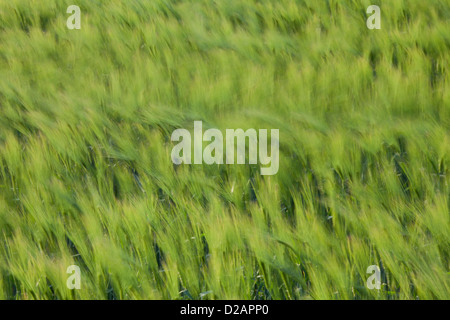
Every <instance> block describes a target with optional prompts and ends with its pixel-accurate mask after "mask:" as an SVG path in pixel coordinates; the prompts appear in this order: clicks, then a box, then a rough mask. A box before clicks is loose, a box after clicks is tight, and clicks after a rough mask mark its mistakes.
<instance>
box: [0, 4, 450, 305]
mask: <svg viewBox="0 0 450 320" xmlns="http://www.w3.org/2000/svg"><path fill="white" fill-rule="evenodd" d="M70 5H77V6H79V7H80V10H81V29H73V30H70V29H69V28H68V27H67V25H66V21H67V19H68V18H69V16H70V14H69V13H67V12H66V11H67V8H68V7H69V6H70ZM370 5H378V6H380V8H381V29H378V30H377V29H374V30H369V29H368V28H367V26H366V20H367V18H368V16H369V15H368V14H367V12H366V9H367V7H368V6H370ZM449 31H450V5H449V2H448V1H447V0H428V1H422V0H408V1H407V0H396V1H380V0H370V1H369V0H360V1H355V0H353V1H349V0H324V1H317V0H297V1H295V0H248V1H242V0H223V1H222V0H216V1H210V0H152V1H144V0H128V1H121V0H109V1H101V0H57V1H56V0H8V1H6V0H2V1H0V299H258V300H259V299H449V298H450V272H449V266H450V250H449V249H450V215H449V208H450V187H449V182H450V179H449V174H450V76H449V68H450V66H449V60H450V32H449ZM196 120H199V121H203V126H204V127H205V129H206V128H219V129H220V130H223V131H225V130H226V129H227V128H242V129H244V130H246V129H248V128H255V129H271V128H277V129H279V130H280V139H279V140H280V168H279V171H278V173H277V174H276V175H273V176H263V175H261V174H260V170H259V169H260V164H256V165H255V164H251V165H250V164H240V165H227V164H221V165H207V164H200V165H199V164H197V165H194V164H193V165H186V164H181V165H175V164H173V163H172V161H171V150H172V148H173V146H174V142H172V141H171V134H172V132H173V131H174V130H175V129H177V128H187V129H188V130H192V127H193V123H194V121H196ZM247 163H248V162H247ZM71 265H76V266H79V268H80V271H81V274H80V279H81V288H80V289H79V290H77V289H74V290H71V289H69V288H68V287H67V283H66V281H67V279H68V277H69V276H70V274H68V273H67V268H68V267H69V266H71ZM370 265H377V266H379V267H380V270H381V288H380V289H379V290H377V289H373V290H370V289H369V288H368V287H367V285H366V280H367V278H368V277H369V276H370V274H368V273H367V272H366V270H367V267H368V266H370Z"/></svg>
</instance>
